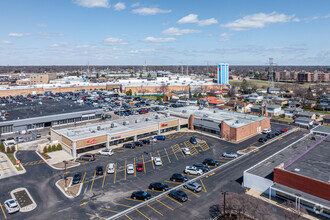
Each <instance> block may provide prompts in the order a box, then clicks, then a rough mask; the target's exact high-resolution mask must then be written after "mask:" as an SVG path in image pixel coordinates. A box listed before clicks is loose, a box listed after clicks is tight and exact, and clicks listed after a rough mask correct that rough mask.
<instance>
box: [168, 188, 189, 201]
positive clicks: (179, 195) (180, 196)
mask: <svg viewBox="0 0 330 220" xmlns="http://www.w3.org/2000/svg"><path fill="white" fill-rule="evenodd" d="M168 195H169V196H170V197H172V198H173V199H175V200H178V201H180V202H185V201H187V200H188V196H187V194H186V193H185V192H183V191H181V190H173V191H171V192H170V193H169V194H168Z"/></svg>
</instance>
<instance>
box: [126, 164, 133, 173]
mask: <svg viewBox="0 0 330 220" xmlns="http://www.w3.org/2000/svg"><path fill="white" fill-rule="evenodd" d="M126 172H127V174H134V166H133V164H127V166H126Z"/></svg>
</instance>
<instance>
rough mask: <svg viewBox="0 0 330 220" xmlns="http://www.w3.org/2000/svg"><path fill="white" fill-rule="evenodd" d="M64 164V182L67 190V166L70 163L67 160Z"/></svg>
mask: <svg viewBox="0 0 330 220" xmlns="http://www.w3.org/2000/svg"><path fill="white" fill-rule="evenodd" d="M63 163H64V176H63V177H64V182H65V189H66V180H67V178H66V165H67V164H68V162H67V161H66V160H63Z"/></svg>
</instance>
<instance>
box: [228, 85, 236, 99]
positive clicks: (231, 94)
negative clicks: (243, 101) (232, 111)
mask: <svg viewBox="0 0 330 220" xmlns="http://www.w3.org/2000/svg"><path fill="white" fill-rule="evenodd" d="M236 92H237V91H236V86H232V87H231V88H230V89H229V91H228V96H229V97H235V94H236Z"/></svg>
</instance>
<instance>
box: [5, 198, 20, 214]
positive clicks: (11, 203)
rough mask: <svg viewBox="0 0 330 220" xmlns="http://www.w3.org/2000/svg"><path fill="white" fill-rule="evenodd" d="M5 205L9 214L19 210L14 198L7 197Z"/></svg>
mask: <svg viewBox="0 0 330 220" xmlns="http://www.w3.org/2000/svg"><path fill="white" fill-rule="evenodd" d="M5 207H6V209H7V211H8V213H9V214H12V213H15V212H18V211H19V206H18V204H17V202H16V201H15V200H14V199H8V200H7V201H5Z"/></svg>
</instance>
